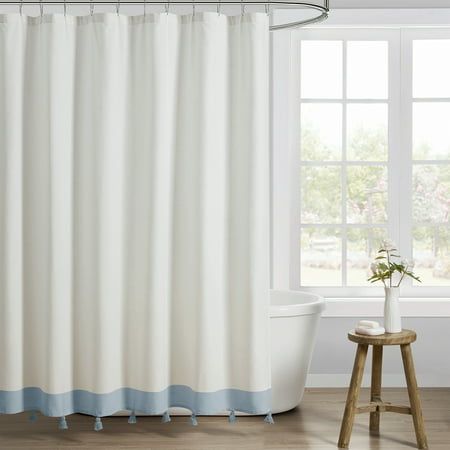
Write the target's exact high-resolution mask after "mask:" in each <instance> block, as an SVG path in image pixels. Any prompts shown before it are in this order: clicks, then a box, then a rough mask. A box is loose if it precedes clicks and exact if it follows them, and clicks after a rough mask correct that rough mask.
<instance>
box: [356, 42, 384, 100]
mask: <svg viewBox="0 0 450 450" xmlns="http://www.w3.org/2000/svg"><path fill="white" fill-rule="evenodd" d="M347 97H348V98H370V99H372V98H387V97H388V43H387V42H386V41H349V42H348V43H347Z"/></svg>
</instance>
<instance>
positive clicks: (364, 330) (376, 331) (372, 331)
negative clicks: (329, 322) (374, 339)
mask: <svg viewBox="0 0 450 450" xmlns="http://www.w3.org/2000/svg"><path fill="white" fill-rule="evenodd" d="M355 332H356V333H357V334H365V335H367V336H379V335H380V334H384V333H385V329H384V328H383V327H378V328H368V327H356V329H355Z"/></svg>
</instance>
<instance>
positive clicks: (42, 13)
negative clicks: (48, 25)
mask: <svg viewBox="0 0 450 450" xmlns="http://www.w3.org/2000/svg"><path fill="white" fill-rule="evenodd" d="M39 9H40V12H41V19H42V16H43V15H44V3H43V1H42V0H39Z"/></svg>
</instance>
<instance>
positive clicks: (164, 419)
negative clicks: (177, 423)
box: [161, 411, 172, 423]
mask: <svg viewBox="0 0 450 450" xmlns="http://www.w3.org/2000/svg"><path fill="white" fill-rule="evenodd" d="M171 420H172V419H171V418H170V415H169V411H166V412H165V413H164V414H163V416H162V417H161V422H162V423H168V422H170V421H171Z"/></svg>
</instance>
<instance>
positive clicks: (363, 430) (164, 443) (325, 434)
mask: <svg viewBox="0 0 450 450" xmlns="http://www.w3.org/2000/svg"><path fill="white" fill-rule="evenodd" d="M383 393H384V396H383V397H384V400H385V401H390V400H392V402H396V403H400V404H407V402H408V400H407V393H406V390H404V389H385V390H384V391H383ZM345 394H346V390H345V389H309V390H307V392H306V393H305V397H304V399H303V402H302V404H301V406H300V407H299V408H297V409H296V410H293V411H291V412H288V413H285V414H279V415H275V416H274V418H275V422H276V423H275V425H268V424H265V423H263V421H262V418H261V417H239V418H238V422H237V423H235V424H232V425H231V424H229V423H228V421H227V419H226V418H225V417H199V419H198V420H199V425H198V426H197V427H192V426H191V425H190V423H189V418H188V417H174V418H172V422H171V423H167V424H161V423H160V419H159V418H156V417H142V418H139V417H138V423H137V424H135V425H129V424H128V423H127V418H126V417H111V418H104V419H103V426H104V430H103V431H100V432H95V431H93V425H94V420H93V418H92V417H87V416H82V415H72V416H69V417H68V423H69V430H66V431H59V430H58V429H57V421H56V419H51V418H48V417H43V416H40V415H39V416H38V420H37V422H35V423H29V422H28V415H27V414H16V415H2V416H0V448H1V449H8V450H9V449H11V450H12V449H27V450H28V449H40V450H42V449H52V450H54V449H55V450H56V449H64V450H68V449H82V450H90V449H128V450H130V449H148V450H156V449H164V450H181V449H183V450H239V449H242V450H263V449H270V450H278V449H280V450H281V449H298V450H301V449H311V450H326V449H334V448H336V442H337V438H338V433H339V427H340V419H341V415H342V412H343V409H344V401H345ZM367 397H368V391H367V390H363V392H362V395H361V401H366V400H367ZM421 398H422V404H423V411H424V417H425V426H426V430H427V434H428V443H429V447H430V449H432V450H449V449H450V389H423V390H421ZM368 420H369V416H368V415H366V414H361V415H359V416H357V417H356V422H355V426H354V429H353V435H352V440H351V442H350V448H351V449H355V450H366V449H367V450H369V449H374V450H375V449H376V450H383V449H386V450H400V449H411V448H415V437H414V431H413V425H412V420H411V417H410V416H406V415H403V414H393V413H385V414H384V415H383V416H382V418H381V436H380V437H370V436H369V434H368Z"/></svg>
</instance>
